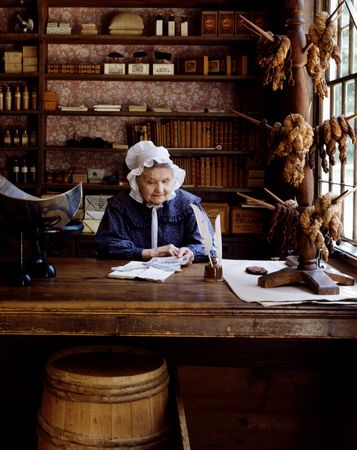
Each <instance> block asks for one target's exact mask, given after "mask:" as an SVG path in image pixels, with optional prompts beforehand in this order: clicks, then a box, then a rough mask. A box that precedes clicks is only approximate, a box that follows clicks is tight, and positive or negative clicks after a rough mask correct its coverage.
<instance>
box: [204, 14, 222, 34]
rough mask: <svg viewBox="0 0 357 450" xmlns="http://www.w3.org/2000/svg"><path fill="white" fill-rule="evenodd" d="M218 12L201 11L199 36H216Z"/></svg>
mask: <svg viewBox="0 0 357 450" xmlns="http://www.w3.org/2000/svg"><path fill="white" fill-rule="evenodd" d="M217 31H218V11H202V18H201V34H202V36H217Z"/></svg>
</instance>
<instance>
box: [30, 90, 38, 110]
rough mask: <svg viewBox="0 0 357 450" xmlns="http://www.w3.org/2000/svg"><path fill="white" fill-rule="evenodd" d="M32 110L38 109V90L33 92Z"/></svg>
mask: <svg viewBox="0 0 357 450" xmlns="http://www.w3.org/2000/svg"><path fill="white" fill-rule="evenodd" d="M31 109H37V90H36V88H33V89H32V91H31Z"/></svg>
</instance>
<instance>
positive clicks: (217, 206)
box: [201, 202, 229, 234]
mask: <svg viewBox="0 0 357 450" xmlns="http://www.w3.org/2000/svg"><path fill="white" fill-rule="evenodd" d="M201 205H202V208H203V209H204V210H205V211H206V213H207V216H208V218H209V219H210V221H211V223H212V226H213V229H214V224H215V220H216V217H217V216H218V214H219V215H220V216H221V231H222V234H225V233H228V232H229V205H228V203H209V202H207V203H202V204H201Z"/></svg>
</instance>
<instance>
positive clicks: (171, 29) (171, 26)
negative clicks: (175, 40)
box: [167, 14, 175, 36]
mask: <svg viewBox="0 0 357 450" xmlns="http://www.w3.org/2000/svg"><path fill="white" fill-rule="evenodd" d="M167 35H168V36H175V17H174V16H173V15H172V14H171V15H170V16H169V20H168V22H167Z"/></svg>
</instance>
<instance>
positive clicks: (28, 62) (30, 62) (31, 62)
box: [22, 56, 38, 66]
mask: <svg viewBox="0 0 357 450" xmlns="http://www.w3.org/2000/svg"><path fill="white" fill-rule="evenodd" d="M37 64H38V58H37V56H24V57H23V58H22V65H23V66H37Z"/></svg>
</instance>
